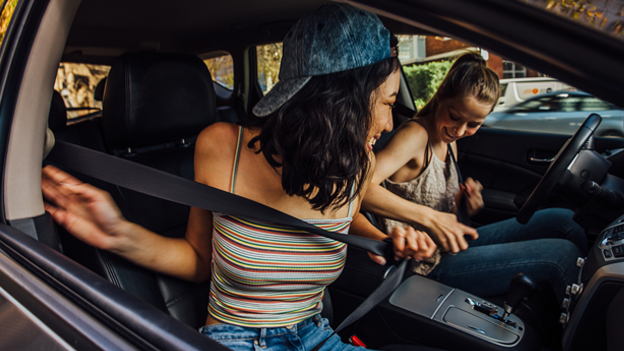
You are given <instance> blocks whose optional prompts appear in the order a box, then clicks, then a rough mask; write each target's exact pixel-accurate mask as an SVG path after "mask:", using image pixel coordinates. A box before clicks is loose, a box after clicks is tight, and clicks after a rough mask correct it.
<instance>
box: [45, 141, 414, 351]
mask: <svg viewBox="0 0 624 351" xmlns="http://www.w3.org/2000/svg"><path fill="white" fill-rule="evenodd" d="M46 160H47V161H49V162H51V163H53V164H55V165H57V166H59V167H60V168H64V169H66V170H71V171H75V172H78V173H82V174H84V175H87V176H90V177H93V178H95V179H99V180H102V181H105V182H107V183H111V184H114V185H118V186H121V187H123V188H126V189H130V190H134V191H137V192H140V193H143V194H147V195H151V196H154V197H157V198H161V199H164V200H168V201H172V202H176V203H179V204H184V205H189V206H193V207H198V208H202V209H206V210H209V211H214V212H223V213H226V214H228V215H232V216H240V217H243V218H247V219H250V220H258V221H264V222H272V223H275V224H280V225H285V226H289V227H292V228H295V229H299V230H303V231H306V232H309V233H313V234H317V235H321V236H324V237H328V238H330V239H333V240H336V241H340V242H344V243H346V244H348V245H353V246H354V247H357V248H360V249H363V250H366V251H369V252H371V253H373V254H376V255H380V256H384V257H385V258H386V260H387V261H388V262H392V261H393V260H394V254H393V252H392V245H391V243H390V242H388V241H378V240H373V239H368V238H362V237H358V236H354V235H344V234H338V233H332V232H329V231H326V230H324V229H321V228H318V227H316V226H314V225H312V224H309V223H307V222H304V221H302V220H300V219H298V218H296V217H293V216H290V215H288V214H286V213H283V212H281V211H278V210H276V209H273V208H271V207H268V206H266V205H263V204H260V203H258V202H255V201H253V200H249V199H247V198H244V197H241V196H238V195H235V194H231V193H229V192H226V191H223V190H219V189H216V188H213V187H210V186H208V185H205V184H201V183H197V182H195V181H191V180H188V179H185V178H182V177H179V176H176V175H173V174H170V173H166V172H163V171H160V170H158V169H154V168H151V167H147V166H144V165H141V164H139V163H135V162H131V161H128V160H124V159H122V158H119V157H115V156H112V155H108V154H105V153H102V152H99V151H95V150H91V149H87V148H85V147H82V146H78V145H74V144H70V143H67V142H63V141H57V142H56V145H55V146H54V149H52V152H51V153H50V154H49V155H48V157H47V158H46ZM406 264H407V260H403V261H402V262H401V263H400V264H399V266H398V267H397V268H396V269H394V270H393V271H392V272H391V273H390V274H389V275H388V277H387V278H386V279H385V280H384V281H383V282H382V283H381V285H379V286H378V287H377V289H375V291H374V292H373V293H372V294H371V295H370V296H369V297H368V298H366V300H364V302H363V303H362V304H361V305H360V306H358V308H356V309H355V311H353V312H352V313H351V314H350V315H349V316H348V317H347V318H345V320H344V321H343V322H342V323H341V324H340V326H339V327H338V328H336V332H338V331H339V330H341V329H342V328H344V327H346V326H348V325H349V324H351V323H353V322H355V321H356V320H357V319H358V318H360V317H361V316H363V315H365V314H366V313H367V312H368V311H370V310H371V309H372V308H373V307H375V306H376V305H377V304H378V303H379V302H381V301H382V300H383V299H385V298H386V297H387V296H388V295H389V294H390V293H391V292H392V291H394V289H395V288H396V287H397V286H398V285H399V284H400V283H401V280H402V278H403V273H404V272H405V267H406ZM324 342H325V341H323V343H324ZM323 343H321V344H319V345H317V347H318V348H320V347H321V346H322V344H323Z"/></svg>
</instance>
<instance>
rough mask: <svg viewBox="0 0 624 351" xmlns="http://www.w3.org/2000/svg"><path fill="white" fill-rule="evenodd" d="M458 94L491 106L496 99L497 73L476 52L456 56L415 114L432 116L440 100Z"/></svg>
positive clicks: (497, 94) (497, 90)
mask: <svg viewBox="0 0 624 351" xmlns="http://www.w3.org/2000/svg"><path fill="white" fill-rule="evenodd" d="M460 95H471V96H474V97H475V98H476V99H477V100H478V101H480V102H486V103H490V104H491V105H492V108H494V105H495V104H496V102H497V101H498V97H499V95H500V85H499V82H498V75H497V74H496V73H495V72H494V71H492V70H491V69H490V68H488V67H487V63H486V62H485V60H484V59H483V57H481V55H479V54H477V53H472V52H471V53H466V54H463V55H461V56H460V57H459V58H457V60H456V61H455V63H453V66H451V69H450V70H449V71H448V73H447V74H446V76H445V77H444V80H442V83H441V84H440V87H439V88H438V90H437V91H436V92H435V94H433V96H432V97H431V99H429V101H427V103H426V104H425V106H423V108H421V109H420V111H418V113H417V114H416V116H418V117H425V116H429V115H431V116H433V115H434V114H435V111H436V109H437V108H438V104H439V103H440V101H442V100H446V99H452V98H455V97H457V96H460Z"/></svg>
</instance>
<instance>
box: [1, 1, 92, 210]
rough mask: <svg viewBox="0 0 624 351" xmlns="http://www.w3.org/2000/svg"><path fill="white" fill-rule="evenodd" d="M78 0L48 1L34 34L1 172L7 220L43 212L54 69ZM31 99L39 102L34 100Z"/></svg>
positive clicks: (61, 52) (56, 66) (78, 3)
mask: <svg viewBox="0 0 624 351" xmlns="http://www.w3.org/2000/svg"><path fill="white" fill-rule="evenodd" d="M79 5H80V1H79V0H58V1H51V2H50V3H49V4H48V7H47V9H46V11H45V14H44V16H43V18H42V20H41V24H40V26H39V28H38V30H37V34H36V36H35V40H34V42H33V44H32V49H31V51H30V53H29V55H28V60H27V62H26V68H25V71H24V75H23V78H22V84H21V85H20V88H19V91H18V98H17V102H16V106H15V113H14V117H13V122H12V124H11V132H10V133H11V134H10V138H9V143H8V147H7V158H6V164H5V169H4V172H5V173H4V180H5V182H4V205H5V216H6V218H7V220H14V219H20V218H29V217H36V216H39V215H41V214H43V213H44V209H43V197H42V194H41V191H40V190H39V188H40V185H39V184H40V182H41V175H40V174H36V173H33V172H29V171H28V170H31V169H36V168H39V167H40V165H41V161H42V158H43V150H44V141H45V137H44V136H45V134H46V124H45V120H46V119H45V118H41V116H47V115H48V113H49V110H50V101H51V100H52V90H51V89H50V87H52V86H53V85H54V80H55V77H56V69H57V68H58V64H56V62H59V61H60V59H61V56H62V54H63V47H64V45H65V40H66V38H67V35H68V33H69V29H70V27H71V23H72V19H73V17H74V15H75V13H76V11H77V9H78V6H79ZM33 96H37V97H39V98H37V99H33V98H32V97H33Z"/></svg>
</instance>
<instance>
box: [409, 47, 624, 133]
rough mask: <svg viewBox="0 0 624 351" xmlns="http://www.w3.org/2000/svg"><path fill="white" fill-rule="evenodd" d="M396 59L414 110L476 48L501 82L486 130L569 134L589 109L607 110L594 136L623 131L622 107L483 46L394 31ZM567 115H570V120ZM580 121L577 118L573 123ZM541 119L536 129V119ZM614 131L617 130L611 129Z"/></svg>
mask: <svg viewBox="0 0 624 351" xmlns="http://www.w3.org/2000/svg"><path fill="white" fill-rule="evenodd" d="M397 37H398V38H399V60H400V61H401V64H402V66H403V71H404V72H405V76H406V79H407V82H408V84H409V86H410V89H411V92H412V95H413V96H412V97H413V99H414V103H415V105H416V107H417V108H418V109H420V108H422V107H423V106H424V104H425V103H426V102H427V101H428V100H429V99H430V98H431V97H432V96H433V94H434V93H435V91H436V89H437V88H438V86H439V85H440V83H441V82H442V79H443V78H444V76H445V75H446V73H447V72H448V70H449V68H450V67H451V65H452V63H453V62H454V60H455V59H456V58H457V57H458V56H459V55H461V54H462V53H464V52H466V51H472V52H479V53H481V56H482V57H483V58H484V59H485V60H486V62H487V65H488V67H489V68H490V69H492V70H493V71H494V72H496V74H497V75H498V77H499V79H500V80H501V81H500V82H501V96H500V98H499V101H498V103H497V104H496V106H495V107H494V111H493V112H492V113H491V114H490V115H489V116H488V117H487V118H486V119H485V122H484V125H485V126H487V127H488V128H499V129H513V130H519V131H530V132H537V133H539V132H543V133H558V134H568V135H572V134H573V133H574V132H575V131H576V130H575V129H574V128H571V127H570V126H577V125H580V123H581V122H582V121H583V120H584V118H586V117H587V116H589V115H590V114H591V113H592V112H596V113H598V114H600V111H605V110H616V113H609V114H608V115H607V114H605V118H604V120H603V123H602V125H601V127H600V128H601V130H598V131H597V133H596V135H597V136H603V134H601V133H603V130H602V129H604V133H607V132H609V133H610V134H604V135H609V136H611V135H624V122H623V120H624V111H622V109H620V108H618V107H616V106H613V105H611V104H610V103H608V102H605V101H602V100H600V99H598V98H595V97H593V96H591V95H588V94H586V95H584V94H585V93H578V92H577V89H576V88H575V87H573V86H571V85H569V84H567V83H565V82H562V81H559V80H557V79H556V78H552V77H547V76H545V75H544V74H542V73H540V72H537V71H535V70H532V69H530V68H529V67H525V66H522V65H521V64H519V63H516V62H512V61H509V60H508V59H503V58H502V57H499V56H497V55H496V54H493V53H491V52H489V51H487V50H485V49H484V48H479V47H474V46H472V45H470V44H467V43H464V42H462V41H459V40H455V39H452V38H448V37H438V36H413V35H398V36H397ZM568 118H574V119H575V120H574V121H572V120H570V119H568ZM577 120H578V121H577ZM537 121H539V127H536V126H537V124H536V123H534V122H537ZM613 131H617V133H615V134H614V133H613Z"/></svg>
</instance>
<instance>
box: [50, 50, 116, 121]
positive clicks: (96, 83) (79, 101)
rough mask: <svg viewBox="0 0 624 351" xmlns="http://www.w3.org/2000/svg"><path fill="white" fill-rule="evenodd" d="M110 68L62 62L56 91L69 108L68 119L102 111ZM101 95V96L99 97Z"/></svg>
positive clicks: (58, 71) (56, 82)
mask: <svg viewBox="0 0 624 351" xmlns="http://www.w3.org/2000/svg"><path fill="white" fill-rule="evenodd" d="M108 71H110V66H106V65H92V64H84V63H71V62H61V63H60V64H59V68H58V70H57V73H56V80H55V81H54V90H56V91H58V92H59V93H61V96H63V100H64V101H65V107H67V118H68V119H74V118H78V117H84V116H90V115H93V114H96V113H98V112H100V111H102V97H103V92H104V90H103V88H104V87H103V85H104V84H105V81H104V79H105V78H106V77H107V76H108ZM98 93H99V96H98Z"/></svg>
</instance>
